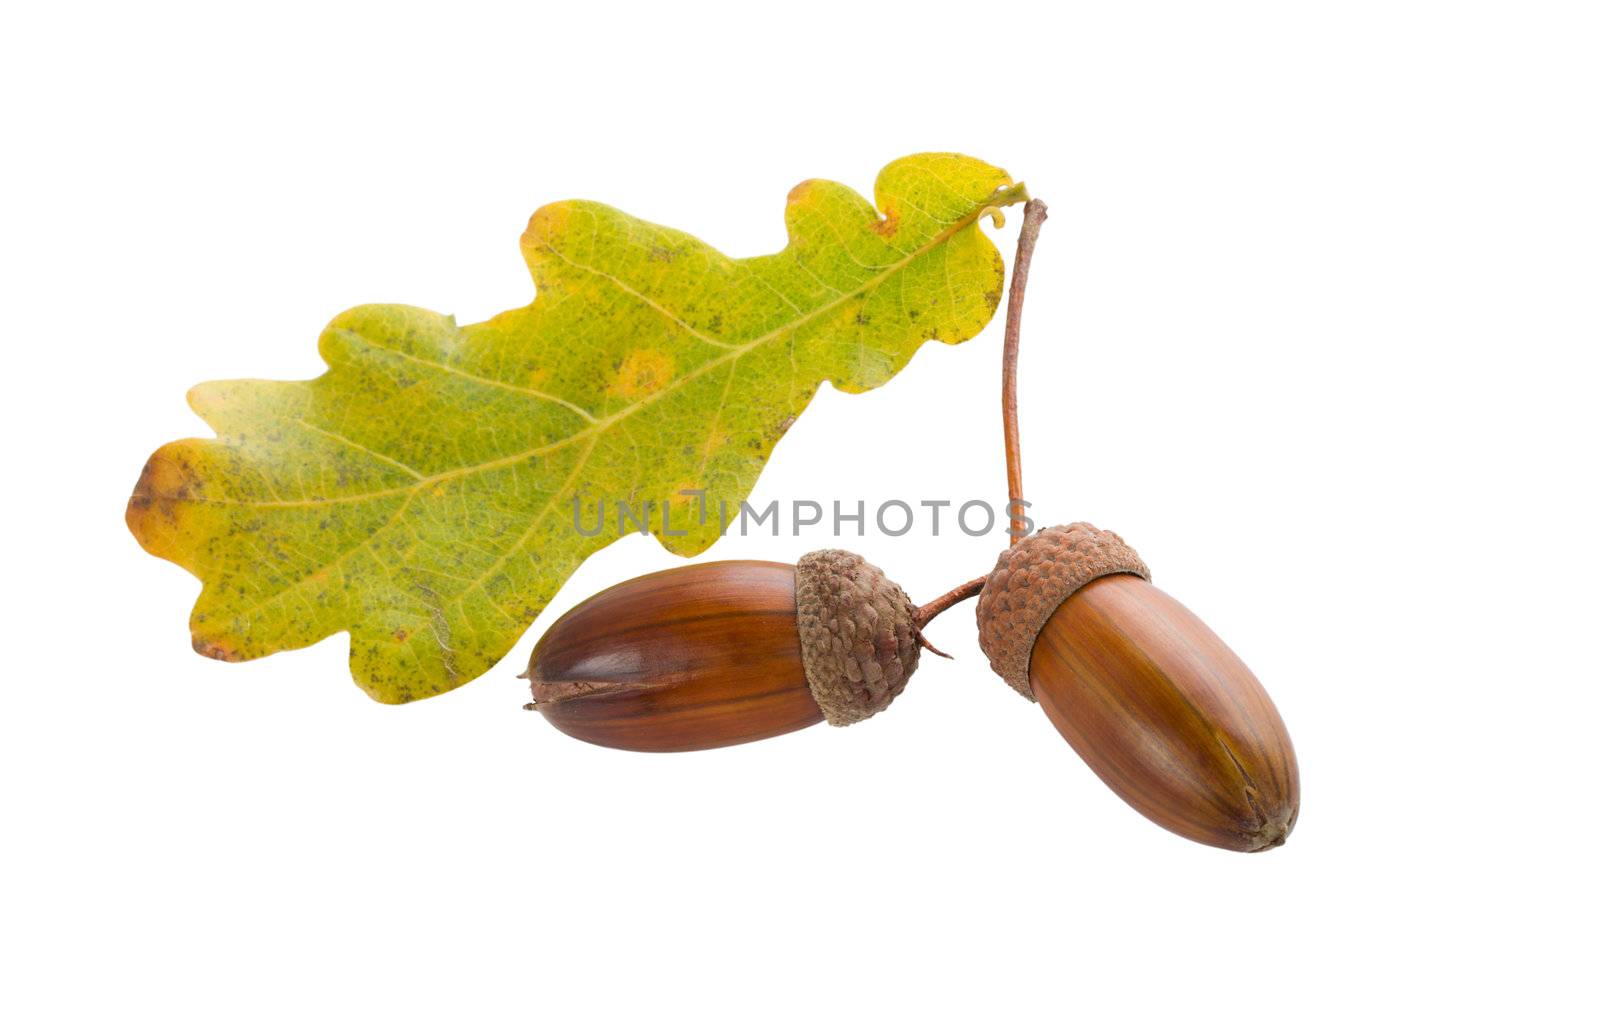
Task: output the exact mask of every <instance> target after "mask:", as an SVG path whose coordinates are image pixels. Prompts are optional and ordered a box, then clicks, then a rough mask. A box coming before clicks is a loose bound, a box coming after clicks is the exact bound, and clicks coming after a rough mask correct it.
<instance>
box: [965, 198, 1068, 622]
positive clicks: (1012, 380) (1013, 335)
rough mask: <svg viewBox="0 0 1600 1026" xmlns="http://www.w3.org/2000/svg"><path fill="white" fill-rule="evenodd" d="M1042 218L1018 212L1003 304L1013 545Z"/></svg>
mask: <svg viewBox="0 0 1600 1026" xmlns="http://www.w3.org/2000/svg"><path fill="white" fill-rule="evenodd" d="M1045 216H1046V210H1045V205H1044V201H1043V200H1037V199H1031V200H1029V201H1028V204H1027V206H1025V207H1023V208H1022V230H1021V231H1019V232H1018V233H1017V257H1016V259H1015V260H1014V261H1012V264H1011V296H1010V299H1009V300H1008V301H1007V304H1006V348H1005V356H1004V357H1003V360H1002V363H1001V370H1000V376H1001V381H1000V416H1001V418H1002V420H1003V422H1004V425H1005V436H1006V485H1007V488H1008V489H1009V491H1010V493H1011V501H1010V502H1009V503H1008V504H1007V506H1006V513H1007V514H1008V515H1010V517H1011V544H1013V545H1015V544H1016V543H1017V542H1019V541H1021V540H1022V532H1023V531H1024V530H1025V529H1026V526H1027V525H1026V523H1025V521H1024V518H1023V515H1022V513H1023V506H1022V440H1021V439H1020V438H1019V437H1018V435H1017V350H1018V349H1019V348H1020V347H1021V344H1022V301H1023V299H1024V298H1025V297H1026V296H1027V292H1028V267H1029V265H1031V264H1032V263H1033V246H1034V243H1036V242H1038V241H1039V226H1040V225H1042V224H1044V219H1045ZM958 590H959V589H958Z"/></svg>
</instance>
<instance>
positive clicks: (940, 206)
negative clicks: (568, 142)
mask: <svg viewBox="0 0 1600 1026" xmlns="http://www.w3.org/2000/svg"><path fill="white" fill-rule="evenodd" d="M1025 198H1026V194H1025V192H1024V191H1023V189H1022V187H1021V186H1020V185H1013V184H1012V182H1011V179H1010V178H1009V177H1008V176H1007V175H1006V173H1005V172H1003V171H1001V170H1000V169H998V168H995V167H991V166H990V165H988V164H985V163H982V162H981V161H977V160H974V159H971V158H968V157H962V156H958V155H954V154H923V155H919V156H914V157H908V158H905V159H903V160H898V161H895V162H894V163H892V164H890V165H889V166H888V167H886V168H884V170H883V171H882V172H881V173H880V175H879V176H878V181H877V188H876V200H877V209H874V207H873V205H872V204H871V203H868V202H867V201H866V200H865V199H863V198H862V197H861V196H860V195H858V194H857V193H856V192H854V191H852V190H851V189H849V188H847V187H846V186H843V185H840V184H838V183H835V182H828V181H817V180H813V181H807V182H803V183H801V184H800V185H798V186H796V187H795V188H794V190H793V191H792V192H790V194H789V199H788V205H787V209H786V211H785V221H786V223H787V226H788V236H789V241H788V245H787V246H786V247H785V248H784V249H783V250H782V251H781V252H779V253H777V254H774V255H771V256H759V257H751V258H747V259H732V258H729V257H726V256H724V255H723V254H721V253H719V252H717V251H716V250H715V249H712V248H711V247H710V246H707V245H706V244H704V243H702V242H700V241H698V240H697V239H694V238H692V237H691V236H689V235H686V234H684V233H683V232H679V231H674V230H673V229H670V228H663V227H661V226H658V225H654V224H649V223H647V222H644V221H641V220H638V219H636V218H633V217H629V216H628V215H627V214H624V213H622V212H621V211H619V210H615V209H613V208H611V207H608V206H605V205H603V204H599V203H593V202H586V201H571V202H563V203H555V204H551V205H549V206H546V207H543V208H541V209H540V210H539V211H538V212H536V213H535V214H534V215H533V217H532V219H531V220H530V221H529V223H528V229H527V231H526V232H525V233H524V234H523V236H522V250H523V254H524V256H525V258H526V259H527V262H528V266H529V268H530V270H531V271H532V273H533V279H534V282H535V284H536V285H537V298H536V299H535V300H534V302H533V303H532V304H531V305H529V306H526V307H523V308H521V309H517V310H510V311H507V312H505V313H502V314H499V315H498V316H495V317H493V318H491V319H489V320H488V321H485V322H483V323H481V324H471V325H466V326H461V325H458V324H456V322H455V320H454V319H453V318H451V317H448V316H444V315H441V314H436V313H432V312H430V311H427V310H422V309H418V308H415V307H409V306H395V305H385V306H362V307H357V308H355V309H353V310H350V311H348V312H346V313H343V314H340V315H339V316H338V317H337V318H335V319H334V321H333V323H331V324H330V325H329V326H328V327H327V329H326V330H325V331H324V332H323V333H322V338H321V342H320V345H319V351H320V353H321V355H322V358H323V360H324V361H326V363H327V365H328V370H327V371H326V373H324V374H322V375H321V376H320V377H317V378H315V379H313V380H311V381H258V380H244V381H222V382H211V383H208V384H203V385H200V386H198V387H196V388H195V389H193V390H192V391H191V392H190V393H189V404H190V406H191V407H193V409H194V411H195V412H196V413H198V414H199V415H200V416H201V417H202V418H203V419H204V420H205V421H206V423H207V424H209V425H210V426H211V428H212V429H213V430H214V431H215V432H216V435H217V437H216V438H214V439H187V440H184V441H178V442H173V443H170V444H168V445H166V446H163V447H162V448H161V449H159V450H158V451H157V452H156V453H155V454H154V455H153V456H151V457H150V460H149V462H148V463H147V464H146V466H145V468H144V472H143V474H142V475H141V476H140V478H139V482H138V484H137V486H136V487H135V489H134V493H133V496H132V498H131V499H130V500H129V502H128V509H127V522H128V526H129V528H130V529H131V530H132V531H133V534H134V536H135V537H136V538H138V540H139V542H140V544H142V545H143V546H144V547H145V548H146V549H147V550H148V551H149V552H151V553H153V554H155V555H157V556H160V557H162V558H164V559H169V560H171V561H173V562H175V563H177V564H179V565H181V566H183V567H185V568H187V569H188V570H190V571H191V572H192V573H194V574H195V575H196V576H197V577H199V578H200V580H201V581H202V584H203V587H202V590H201V594H200V597H199V600H198V601H197V603H196V605H195V607H194V611H193V614H192V616H191V620H190V627H191V632H192V635H193V641H194V647H195V649H196V651H198V652H200V653H202V654H204V655H207V656H211V657H214V658H218V659H225V660H241V659H253V658H256V657H258V656H263V655H267V654H269V653H272V652H276V651H281V650H284V649H291V648H298V647H302V646H305V645H310V644H312V643H313V642H316V641H319V640H321V639H322V638H325V637H328V636H329V635H331V634H335V633H337V632H339V631H348V632H349V634H350V669H351V673H352V675H353V676H354V677H355V680H356V681H357V683H359V684H360V685H361V686H362V687H363V688H365V689H366V690H367V692H368V693H369V694H370V695H371V696H372V697H374V698H376V699H378V700H379V701H383V702H407V701H411V700H413V699H417V698H424V697H427V696H429V695H435V694H439V693H441V692H444V691H448V690H450V689H451V688H454V687H456V686H458V685H460V684H462V683H465V682H466V681H469V680H471V679H473V678H474V677H477V676H478V675H480V674H482V673H484V672H485V671H486V670H488V669H489V668H490V667H492V666H493V665H494V664H495V663H496V662H497V661H498V660H499V659H500V658H501V657H502V656H504V655H505V654H506V652H507V651H509V650H510V648H511V647H512V645H514V644H515V643H516V641H517V639H518V637H519V636H520V635H521V634H522V633H523V632H524V631H525V630H526V629H527V627H528V625H529V624H530V623H531V622H532V621H533V619H534V618H535V617H536V616H538V614H539V612H540V610H542V609H543V608H544V606H545V605H546V603H548V602H549V601H550V599H551V597H552V596H554V595H555V593H556V591H557V590H558V589H559V588H560V587H561V585H562V583H563V582H564V581H566V579H567V578H568V577H569V576H570V575H571V574H572V572H573V571H574V570H576V569H577V567H578V565H579V564H580V563H581V562H582V561H583V560H584V559H585V558H586V557H587V556H588V555H589V554H590V553H592V552H594V551H595V550H597V549H599V548H601V547H603V546H604V545H606V544H607V543H608V542H610V541H613V540H615V539H616V537H617V531H616V529H615V528H616V525H615V524H613V523H610V521H611V520H613V519H614V518H615V517H614V510H615V508H616V503H618V502H619V501H623V502H629V503H630V504H631V508H633V509H635V510H637V509H639V508H640V507H641V506H642V505H643V504H644V503H647V502H655V503H656V504H655V505H654V507H653V512H652V514H651V515H650V518H649V521H650V522H649V528H650V530H651V532H652V533H653V534H655V535H656V536H657V537H658V538H659V539H660V540H661V542H662V544H664V545H665V546H666V547H667V548H668V549H670V550H672V551H674V552H676V553H680V554H682V555H693V554H695V553H698V552H701V551H703V550H704V549H705V548H707V547H708V546H710V545H711V544H712V542H714V541H715V540H716V538H717V537H718V533H719V530H720V526H719V524H718V520H717V518H716V517H708V518H705V520H704V522H702V521H701V518H700V517H698V516H697V515H696V514H695V510H696V509H703V508H704V507H701V506H700V505H699V504H700V502H701V501H702V500H701V499H700V498H699V496H695V495H690V494H685V493H691V492H694V491H703V492H704V493H705V497H704V502H705V503H707V504H709V508H711V509H713V510H715V509H717V508H718V506H719V504H720V503H722V502H728V503H730V504H731V505H732V506H733V507H735V508H737V506H738V503H739V502H740V501H741V500H743V499H745V498H746V497H747V496H748V495H749V493H750V490H751V488H752V487H753V486H754V484H755V481H756V477H757V476H758V475H759V474H760V472H761V469H762V466H763V465H764V464H765V462H766V459H767V456H768V455H769V453H770V452H771V451H772V447H773V445H774V444H775V443H776V442H777V441H778V439H779V438H781V437H782V436H783V434H784V432H785V431H786V430H787V429H788V427H789V425H790V424H792V423H793V422H794V419H795V417H797V416H798V415H799V414H800V413H801V412H802V411H803V410H804V409H805V407H806V404H807V403H808V402H809V401H810V399H811V397H812V395H813V394H814V393H815V392H816V390H817V388H818V387H819V385H820V384H821V382H823V381H830V382H832V383H833V385H834V386H835V387H836V388H839V389H841V390H843V391H845V392H861V391H864V390H866V389H870V388H874V387H876V386H878V385H881V384H883V383H884V382H885V381H887V380H888V379H889V378H890V377H891V376H893V375H894V374H895V373H896V372H897V371H899V370H900V368H901V367H903V366H904V365H905V363H906V361H907V360H908V359H910V357H911V355H912V353H913V352H914V351H915V350H916V349H917V347H918V346H919V345H921V343H922V342H923V341H925V340H927V339H938V340H940V341H943V342H949V343H954V342H961V341H964V340H966V339H968V338H971V337H972V336H973V335H975V334H977V332H978V331H979V330H981V329H982V328H983V326H984V325H985V324H986V323H987V322H988V320H989V318H990V316H991V315H992V314H993V312H994V310H995V307H996V305H997V303H998V301H999V297H1000V291H1001V286H1002V279H1003V274H1004V270H1003V266H1002V261H1001V259H1000V255H999V253H998V252H997V251H996V249H995V248H994V246H993V244H992V243H990V242H989V240H988V239H987V238H986V237H985V236H984V235H983V233H982V231H981V230H980V229H979V228H978V222H979V220H980V218H981V217H982V216H983V215H985V214H986V213H994V214H995V217H996V220H998V213H997V210H998V208H999V207H1002V206H1006V205H1009V204H1011V203H1015V202H1018V201H1020V200H1022V199H1025ZM880 211H881V213H880ZM602 502H604V503H605V509H606V518H607V523H606V524H605V529H603V530H601V531H599V532H598V533H596V534H594V535H593V536H588V535H587V534H586V533H585V531H581V530H579V529H578V525H586V528H585V529H586V530H592V529H593V527H594V525H595V524H596V522H597V516H598V514H599V512H600V509H601V503H602ZM574 503H576V508H575V506H574ZM664 517H665V518H669V523H670V529H669V530H663V528H664V527H668V524H664V523H663V518H664ZM629 526H631V524H630V525H629ZM679 531H682V532H683V533H682V534H678V533H677V532H679Z"/></svg>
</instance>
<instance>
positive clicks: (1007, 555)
mask: <svg viewBox="0 0 1600 1026" xmlns="http://www.w3.org/2000/svg"><path fill="white" fill-rule="evenodd" d="M1149 578H1150V571H1149V569H1148V568H1147V567H1146V566H1145V565H1144V562H1143V561H1142V560H1141V559H1140V558H1139V556H1138V554H1137V553H1136V552H1134V551H1133V549H1131V548H1129V547H1128V545H1127V544H1126V543H1124V542H1123V540H1122V539H1121V538H1119V537H1117V535H1115V534H1113V533H1111V532H1110V531H1100V530H1096V529H1095V528H1094V527H1091V526H1090V525H1088V524H1071V525H1068V526H1066V527H1051V528H1046V529H1044V530H1042V531H1040V532H1038V533H1037V534H1034V535H1031V536H1029V537H1027V538H1025V539H1023V540H1022V541H1020V542H1019V543H1018V544H1016V545H1014V546H1012V547H1011V548H1009V549H1007V550H1006V551H1004V552H1003V553H1001V555H1000V559H999V562H998V563H997V564H996V566H995V569H994V571H993V572H992V573H991V574H990V575H989V577H988V579H987V580H986V581H985V583H984V586H983V590H982V592H981V593H980V594H979V596H978V611H977V616H978V643H979V645H980V646H981V647H982V648H983V651H984V654H985V655H987V656H988V657H989V662H990V665H991V666H992V667H993V668H994V671H995V672H996V673H998V674H999V675H1000V676H1001V677H1003V678H1004V679H1005V680H1006V682H1007V683H1009V684H1010V685H1011V686H1012V687H1014V688H1016V689H1017V691H1018V692H1020V693H1021V694H1022V695H1023V696H1024V697H1026V698H1029V699H1032V700H1035V701H1037V702H1038V703H1039V704H1040V705H1041V706H1043V707H1044V711H1045V715H1047V716H1048V717H1049V718H1050V722H1051V723H1053V724H1055V727H1056V730H1058V731H1060V732H1061V736H1062V737H1064V738H1066V739H1067V741H1068V743H1070V744H1071V745H1072V747H1073V748H1074V749H1075V750H1076V751H1077V753H1078V754H1079V755H1080V756H1082V757H1083V760H1084V761H1085V762H1087V763H1088V764H1089V767H1090V768H1091V769H1093V770H1094V771H1095V773H1096V774H1098V775H1099V777H1100V779H1101V780H1103V781H1105V782H1106V784H1107V785H1108V786H1109V787H1110V788H1111V789H1112V790H1113V791H1115V792H1116V793H1117V794H1118V795H1120V796H1121V797H1122V799H1123V800H1124V801H1126V802H1127V803H1128V804H1129V805H1132V806H1133V807H1134V808H1135V809H1137V810H1138V811H1139V812H1141V813H1143V814H1144V815H1145V816H1147V817H1149V818H1150V819H1152V820H1154V821H1155V822H1156V823H1159V824H1160V825H1161V826H1164V827H1166V828H1167V829H1168V830H1171V831H1173V832H1174V833H1178V834H1181V835H1182V836H1184V837H1187V838H1189V839H1190V840H1194V841H1199V842H1201V843H1202V844H1210V845H1215V846H1217V847H1219V848H1232V849H1234V850H1236V851H1263V850H1265V849H1268V848H1274V847H1277V846H1278V845H1280V844H1282V843H1283V842H1284V840H1285V839H1286V838H1287V837H1288V836H1289V831H1290V830H1292V829H1293V828H1294V822H1295V817H1296V816H1297V815H1298V813H1299V811H1300V774H1299V769H1298V767H1297V765H1296V763H1295V755H1294V746H1293V745H1292V744H1291V743H1290V741H1289V732H1288V731H1287V730H1286V729H1285V728H1284V725H1283V719H1282V718H1281V717H1280V716H1279V715H1278V710H1277V709H1276V708H1275V707H1274V706H1273V704H1272V699H1271V698H1269V697H1267V693H1266V691H1265V690H1263V689H1262V687H1261V684H1260V682H1259V681H1257V680H1256V678H1255V675H1254V674H1252V673H1251V672H1250V669H1249V668H1248V667H1247V666H1245V664H1244V663H1243V662H1241V661H1240V659H1239V657H1238V656H1236V655H1234V654H1233V651H1232V650H1231V649H1229V648H1228V646H1227V645H1225V644H1223V643H1222V640H1221V639H1220V638H1218V637H1217V636H1216V635H1215V634H1214V633H1212V631H1211V629H1210V628H1209V627H1207V626H1206V625H1205V624H1204V623H1202V622H1201V620H1200V618H1199V617H1197V616H1195V615H1194V614H1193V613H1191V612H1190V611H1189V610H1188V609H1186V608H1185V607H1184V606H1183V605H1182V603H1180V602H1178V601H1177V600H1176V599H1174V598H1172V597H1171V596H1170V595H1168V594H1167V593H1166V592H1164V591H1162V590H1161V589H1159V588H1157V587H1156V586H1155V585H1153V584H1151V583H1150V580H1149Z"/></svg>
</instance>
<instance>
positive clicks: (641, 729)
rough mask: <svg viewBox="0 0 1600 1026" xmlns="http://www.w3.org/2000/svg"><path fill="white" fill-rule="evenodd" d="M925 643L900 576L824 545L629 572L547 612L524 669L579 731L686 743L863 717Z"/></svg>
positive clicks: (619, 743)
mask: <svg viewBox="0 0 1600 1026" xmlns="http://www.w3.org/2000/svg"><path fill="white" fill-rule="evenodd" d="M922 644H923V642H922V635H921V632H920V630H919V624H918V622H917V608H916V607H915V606H914V605H912V603H911V600H910V599H908V598H907V597H906V594H905V592H903V591H901V590H900V588H899V586H898V585H896V584H895V583H894V582H893V581H891V580H889V579H888V578H887V577H885V576H884V575H883V572H882V571H881V570H879V569H878V568H877V567H875V566H873V565H872V564H870V563H868V562H867V561H866V560H864V559H862V558H861V557H860V556H857V555H855V554H854V553H850V552H845V551H843V550H840V549H823V550H820V551H817V552H810V553H807V554H806V555H804V556H802V557H801V558H800V561H799V562H798V563H797V564H796V565H794V566H790V565H788V564H787V563H769V562H762V561H757V560H728V561H724V562H715V563H700V564H696V565H693V566H685V567H677V568H674V569H671V570H663V571H661V572H659V573H654V574H647V575H645V576H643V577H636V578H634V579H633V580H631V581H624V582H623V583H621V584H618V585H616V586H614V587H612V588H608V589H607V590H605V591H602V592H600V593H599V594H597V595H594V596H592V597H591V598H589V599H587V600H585V601H584V602H582V603H580V604H578V605H577V606H575V607H574V608H572V609H571V610H569V611H568V612H567V613H566V615H565V616H563V617H561V618H560V619H559V620H557V621H556V622H555V623H554V624H553V625H551V627H550V629H549V630H548V631H546V632H545V634H544V636H543V637H542V638H540V639H539V643H538V644H537V645H536V646H534V650H533V655H532V657H531V658H530V659H529V661H528V671H527V673H526V674H525V675H524V676H525V677H526V678H527V679H528V680H529V682H530V684H531V686H532V690H533V703H532V705H531V708H533V709H536V710H538V711H539V712H541V713H543V714H544V716H545V719H547V720H549V721H550V722H551V723H552V724H554V725H555V726H556V728H557V729H559V730H561V731H562V732H564V733H566V734H569V735H571V736H572V737H575V738H578V739H580V740H583V741H589V742H591V743H593V744H597V745H605V746H607V747H610V748H626V749H632V750H634V751H641V752H683V751H693V750H696V749H702V748H719V747H722V746H724V745H734V744H740V743H742V742H745V741H757V740H760V739H762V738H767V737H773V736H776V735H778V734H785V733H788V732H789V731H791V730H799V729H800V728H802V727H809V726H811V725H812V724H814V723H817V722H819V721H821V720H824V719H826V720H827V721H828V722H829V723H831V724H834V725H835V726H844V725H847V724H851V723H855V722H858V721H860V720H864V719H866V718H867V717H869V716H872V715H873V714H874V713H877V712H878V711H879V710H881V709H884V708H885V707H887V706H888V705H889V703H890V702H892V701H894V699H895V697H896V696H897V695H899V694H900V692H901V691H902V690H903V689H904V688H905V685H906V681H907V680H908V679H909V678H910V676H911V674H912V672H913V671H915V670H916V668H917V659H918V656H919V652H920V648H921V646H922Z"/></svg>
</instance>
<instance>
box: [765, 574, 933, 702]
mask: <svg viewBox="0 0 1600 1026" xmlns="http://www.w3.org/2000/svg"><path fill="white" fill-rule="evenodd" d="M794 585H795V607H796V610H797V614H798V616H797V623H798V627H799V633H800V653H801V658H802V660H803V662H804V663H805V672H806V681H807V683H808V684H810V686H811V695H812V697H813V698H815V699H816V702H817V705H818V707H819V708H821V709H822V715H823V716H824V717H825V718H826V719H827V721H828V722H829V723H831V724H833V725H834V726H836V727H843V726H846V725H848V724H851V723H857V722H859V721H861V720H864V719H866V718H867V717H869V716H871V715H873V714H874V713H877V712H879V711H880V710H882V709H884V708H886V707H887V706H888V705H889V703H890V702H893V701H894V700H895V696H897V695H899V694H900V692H901V691H903V690H904V689H905V686H906V681H907V680H908V679H910V677H911V674H912V673H913V672H914V671H915V670H916V668H917V658H918V655H919V653H920V650H921V639H920V636H919V635H918V632H917V627H916V619H915V614H916V607H915V606H913V605H912V604H911V600H910V599H909V598H907V597H906V593H905V592H904V591H901V590H900V586H899V585H897V584H895V583H894V582H893V581H891V580H889V578H887V577H885V576H884V574H883V571H882V570H879V569H878V568H877V567H875V566H873V565H872V564H871V563H868V562H867V561H866V560H864V559H862V558H861V557H860V556H858V555H856V554H855V553H853V552H846V551H845V550H843V549H820V550H818V551H816V552H808V553H806V554H805V555H804V556H801V557H800V561H799V562H798V563H796V564H795V569H794Z"/></svg>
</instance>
